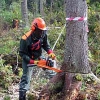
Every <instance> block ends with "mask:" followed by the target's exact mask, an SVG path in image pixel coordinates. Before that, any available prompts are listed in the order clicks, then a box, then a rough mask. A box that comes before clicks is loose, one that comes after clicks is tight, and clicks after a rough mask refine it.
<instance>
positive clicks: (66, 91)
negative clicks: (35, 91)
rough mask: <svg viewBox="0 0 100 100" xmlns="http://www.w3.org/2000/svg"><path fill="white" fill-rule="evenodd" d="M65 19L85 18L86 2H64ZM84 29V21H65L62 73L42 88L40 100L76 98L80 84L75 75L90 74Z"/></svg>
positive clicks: (76, 0)
mask: <svg viewBox="0 0 100 100" xmlns="http://www.w3.org/2000/svg"><path fill="white" fill-rule="evenodd" d="M66 17H67V18H70V17H87V4H86V0H66ZM86 27H87V21H86V20H83V21H73V20H72V21H71V20H70V21H66V30H67V32H66V39H65V51H64V61H63V64H62V67H61V70H62V71H63V72H62V73H58V74H57V75H56V76H54V77H53V78H52V79H51V80H50V82H49V83H48V84H47V85H46V86H45V87H44V88H43V90H42V91H41V93H40V100H75V99H76V97H77V96H78V94H79V91H80V87H81V85H82V82H81V81H77V80H75V79H74V78H75V74H76V73H90V72H91V69H90V67H89V62H88V37H87V31H86ZM57 93H60V96H59V95H58V94H57ZM55 94H56V96H57V97H56V98H55V97H54V95H55ZM51 98H52V99H51Z"/></svg>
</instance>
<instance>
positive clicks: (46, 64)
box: [27, 57, 62, 72]
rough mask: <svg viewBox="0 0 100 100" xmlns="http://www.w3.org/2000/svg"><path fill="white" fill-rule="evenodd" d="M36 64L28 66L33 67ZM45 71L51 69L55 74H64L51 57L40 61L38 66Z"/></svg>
mask: <svg viewBox="0 0 100 100" xmlns="http://www.w3.org/2000/svg"><path fill="white" fill-rule="evenodd" d="M34 65H35V64H28V65H27V66H29V67H32V66H34ZM36 66H38V67H39V68H42V69H43V70H46V69H49V70H52V71H55V72H62V70H60V69H57V67H56V62H55V60H52V59H51V58H50V57H48V58H47V60H46V59H40V60H39V62H38V64H37V65H36Z"/></svg>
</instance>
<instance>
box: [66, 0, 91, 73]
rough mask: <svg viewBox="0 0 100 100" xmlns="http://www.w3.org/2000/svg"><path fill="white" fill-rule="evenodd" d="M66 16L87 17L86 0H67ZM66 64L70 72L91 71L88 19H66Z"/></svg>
mask: <svg viewBox="0 0 100 100" xmlns="http://www.w3.org/2000/svg"><path fill="white" fill-rule="evenodd" d="M66 17H67V18H70V17H87V4H86V1H85V0H71V1H70V0H66ZM66 25H67V27H66V30H67V34H66V39H65V49H64V50H65V51H64V65H65V67H66V68H65V69H66V71H68V72H75V73H76V72H78V73H90V72H91V69H90V66H89V62H88V36H87V31H86V27H87V21H84V20H83V21H66Z"/></svg>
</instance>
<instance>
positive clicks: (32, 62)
mask: <svg viewBox="0 0 100 100" xmlns="http://www.w3.org/2000/svg"><path fill="white" fill-rule="evenodd" d="M38 62H39V61H38V60H32V59H30V62H29V64H36V65H37V64H38Z"/></svg>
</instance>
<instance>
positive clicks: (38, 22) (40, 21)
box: [31, 17, 46, 31]
mask: <svg viewBox="0 0 100 100" xmlns="http://www.w3.org/2000/svg"><path fill="white" fill-rule="evenodd" d="M35 27H36V28H39V29H40V30H46V24H45V21H44V20H43V19H42V18H40V17H38V18H35V19H34V20H33V22H32V25H31V29H32V30H33V31H34V29H35Z"/></svg>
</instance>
